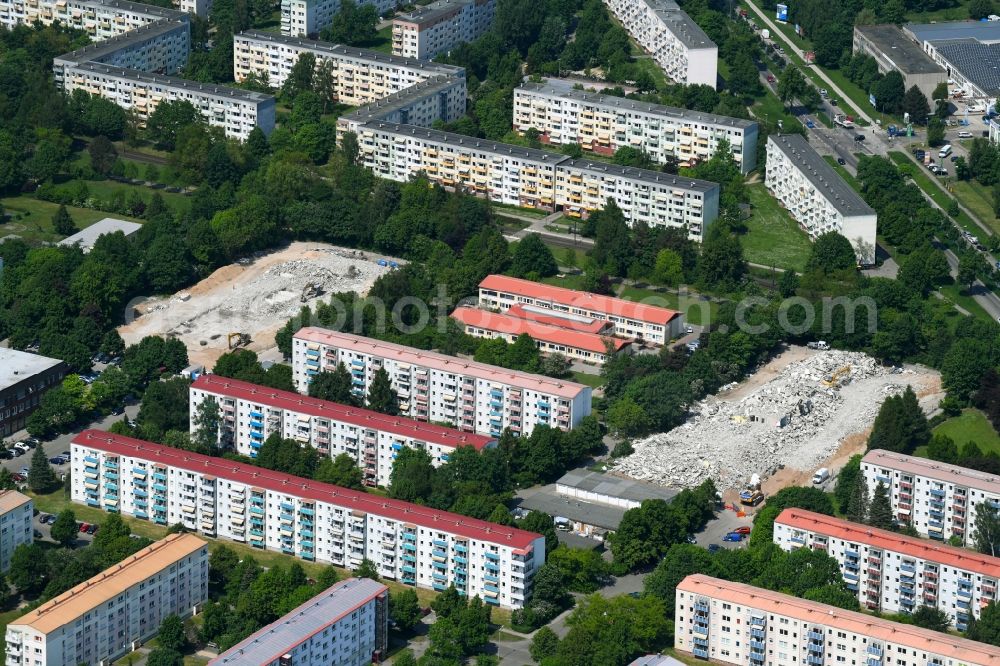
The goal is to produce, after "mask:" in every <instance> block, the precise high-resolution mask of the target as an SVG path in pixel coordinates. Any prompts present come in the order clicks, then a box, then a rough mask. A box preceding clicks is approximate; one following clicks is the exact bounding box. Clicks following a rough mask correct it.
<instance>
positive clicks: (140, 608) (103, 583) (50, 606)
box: [5, 534, 208, 666]
mask: <svg viewBox="0 0 1000 666" xmlns="http://www.w3.org/2000/svg"><path fill="white" fill-rule="evenodd" d="M207 599H208V547H207V546H206V544H205V542H204V541H202V540H201V539H199V538H198V537H196V536H194V535H193V534H171V535H170V536H168V537H166V538H165V539H162V540H160V541H157V542H156V543H154V544H152V545H151V546H149V547H147V548H143V549H142V550H140V551H139V552H137V553H136V554H134V555H132V556H130V557H128V558H126V559H125V560H123V561H122V562H120V563H118V564H116V565H114V566H113V567H111V568H110V569H106V570H105V571H103V572H102V573H100V574H98V575H97V576H95V577H93V578H91V579H90V580H88V581H86V582H83V583H80V584H79V585H77V586H76V587H74V588H73V589H71V590H68V591H66V592H63V593H62V594H60V595H59V596H58V597H56V598H55V599H52V600H50V601H47V602H46V603H44V604H42V605H41V606H39V607H38V608H36V609H35V610H33V611H31V612H30V613H28V614H27V615H24V616H22V617H20V618H18V619H17V620H14V621H13V622H11V623H10V624H8V625H7V634H6V637H5V638H6V643H7V665H8V666H20V665H23V666H39V665H44V666H77V665H78V664H110V663H111V662H112V661H114V660H115V659H117V658H118V657H121V656H122V655H124V654H127V653H129V652H131V651H132V650H134V649H136V648H137V647H138V646H139V645H140V644H141V643H142V642H143V641H145V640H146V639H148V638H150V637H152V636H153V635H155V634H156V632H157V631H158V630H159V628H160V622H162V621H163V619H164V618H166V617H167V616H168V615H179V616H181V617H187V616H189V615H191V614H192V613H193V612H195V610H196V609H197V608H198V607H199V606H200V605H201V604H203V603H204V602H205V601H206V600H207Z"/></svg>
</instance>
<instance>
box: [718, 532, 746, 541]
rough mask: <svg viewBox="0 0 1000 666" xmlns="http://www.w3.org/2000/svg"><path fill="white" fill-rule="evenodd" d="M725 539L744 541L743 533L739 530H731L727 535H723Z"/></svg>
mask: <svg viewBox="0 0 1000 666" xmlns="http://www.w3.org/2000/svg"><path fill="white" fill-rule="evenodd" d="M722 540H723V541H743V535H742V534H740V533H739V532H730V533H729V534H727V535H726V536H724V537H722Z"/></svg>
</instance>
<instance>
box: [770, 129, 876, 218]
mask: <svg viewBox="0 0 1000 666" xmlns="http://www.w3.org/2000/svg"><path fill="white" fill-rule="evenodd" d="M767 142H768V145H774V146H775V147H776V148H778V149H779V150H780V151H781V152H782V153H784V155H785V156H786V157H788V159H789V160H791V161H792V162H793V163H794V164H795V166H796V167H798V170H799V171H800V172H801V173H802V175H804V176H805V177H806V179H807V180H808V181H809V182H810V183H812V185H813V187H815V188H816V189H817V190H818V191H819V192H820V193H821V194H822V195H823V196H824V197H825V198H826V200H827V201H829V202H830V205H832V206H833V207H834V208H836V209H837V210H838V211H839V212H840V214H841V215H844V216H851V215H874V214H875V211H874V210H873V209H872V207H871V206H869V205H868V204H867V203H865V200H864V199H862V198H861V196H860V195H859V194H858V193H857V192H855V191H854V188H852V187H851V186H850V185H848V184H847V183H846V182H844V179H843V178H841V177H840V174H839V173H837V172H836V171H834V170H833V167H832V166H830V165H829V164H828V163H827V161H826V160H824V159H823V158H822V157H821V156H820V154H819V153H817V152H816V149H815V148H813V147H812V146H810V145H809V142H808V141H807V140H806V138H805V137H804V136H802V135H801V134H772V135H771V136H769V137H767Z"/></svg>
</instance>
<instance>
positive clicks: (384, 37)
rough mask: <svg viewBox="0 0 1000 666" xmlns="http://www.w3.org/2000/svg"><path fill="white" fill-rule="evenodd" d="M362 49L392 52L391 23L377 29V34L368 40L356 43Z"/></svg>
mask: <svg viewBox="0 0 1000 666" xmlns="http://www.w3.org/2000/svg"><path fill="white" fill-rule="evenodd" d="M358 47H360V48H363V49H371V50H372V51H381V52H382V53H392V25H391V24H390V25H387V26H386V27H384V28H382V29H381V30H379V31H378V36H377V37H376V38H375V39H373V40H371V41H368V42H362V43H360V44H358Z"/></svg>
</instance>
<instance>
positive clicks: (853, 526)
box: [774, 509, 1000, 578]
mask: <svg viewBox="0 0 1000 666" xmlns="http://www.w3.org/2000/svg"><path fill="white" fill-rule="evenodd" d="M774 522H775V523H780V524H782V525H787V526H788V527H792V528H795V529H800V530H805V531H809V532H815V533H817V534H820V535H823V536H827V537H834V538H837V539H842V540H844V541H853V542H857V543H862V544H865V545H867V546H871V547H873V548H878V549H879V550H891V551H893V552H896V553H901V554H903V555H907V556H909V557H913V558H919V559H923V560H929V561H931V562H938V563H940V564H946V565H948V566H951V567H955V568H956V569H963V570H965V571H973V572H975V573H978V574H982V575H984V576H990V577H991V578H997V577H1000V557H990V556H989V555H982V554H980V553H977V552H976V551H974V550H968V549H966V548H956V547H954V546H948V545H945V544H942V543H940V542H937V541H928V540H926V539H920V538H917V537H911V536H905V535H903V534H899V533H898V532H890V531H889V530H880V529H877V528H875V527H869V526H867V525H859V524H858V523H852V522H849V521H846V520H841V519H840V518H834V517H832V516H825V515H823V514H821V513H814V512H812V511H806V510H804V509H785V510H784V511H782V512H781V514H780V515H779V516H778V517H777V518H776V519H775V521H774Z"/></svg>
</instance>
